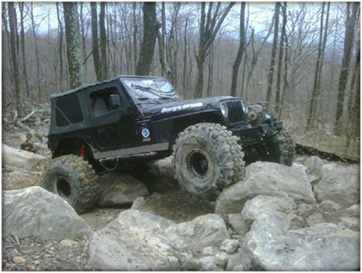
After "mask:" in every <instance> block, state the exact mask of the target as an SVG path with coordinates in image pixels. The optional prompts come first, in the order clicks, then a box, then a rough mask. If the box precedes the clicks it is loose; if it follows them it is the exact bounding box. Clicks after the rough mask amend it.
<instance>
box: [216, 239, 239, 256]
mask: <svg viewBox="0 0 362 273" xmlns="http://www.w3.org/2000/svg"><path fill="white" fill-rule="evenodd" d="M238 246H239V241H238V240H235V239H226V240H225V241H223V242H222V243H221V245H220V248H219V249H220V251H223V252H226V253H227V254H233V253H234V251H235V250H236V249H237V248H238Z"/></svg>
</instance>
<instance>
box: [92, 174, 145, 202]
mask: <svg viewBox="0 0 362 273" xmlns="http://www.w3.org/2000/svg"><path fill="white" fill-rule="evenodd" d="M98 184H99V199H98V204H97V205H98V206H99V207H110V206H118V205H124V204H129V203H132V202H133V201H134V200H135V199H136V198H138V197H140V196H146V195H148V189H147V188H146V186H145V185H144V184H143V183H142V182H141V181H139V180H137V179H135V178H133V177H132V176H130V175H127V174H122V173H119V172H110V173H106V174H103V175H100V176H99V177H98Z"/></svg>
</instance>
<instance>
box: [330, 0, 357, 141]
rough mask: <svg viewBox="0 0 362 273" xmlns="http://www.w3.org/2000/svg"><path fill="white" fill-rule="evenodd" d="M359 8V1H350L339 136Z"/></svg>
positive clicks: (340, 89) (339, 102) (337, 125)
mask: <svg viewBox="0 0 362 273" xmlns="http://www.w3.org/2000/svg"><path fill="white" fill-rule="evenodd" d="M351 6H352V15H350V8H351ZM358 9H359V3H358V2H354V3H351V2H348V3H347V20H346V32H345V33H346V34H345V39H344V50H343V60H342V68H341V72H340V75H339V83H338V98H337V111H336V117H335V123H334V133H335V134H336V135H337V136H338V135H341V133H342V131H343V126H342V124H343V123H342V121H343V105H344V94H345V91H346V85H347V82H348V75H349V72H348V70H349V65H350V61H351V55H352V46H353V40H354V36H355V35H354V30H355V25H356V19H357V11H358Z"/></svg>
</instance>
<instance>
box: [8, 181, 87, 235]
mask: <svg viewBox="0 0 362 273" xmlns="http://www.w3.org/2000/svg"><path fill="white" fill-rule="evenodd" d="M2 211H3V213H2V223H3V230H2V235H3V237H6V236H8V235H11V234H13V233H14V234H16V235H17V236H18V237H19V238H24V237H29V236H40V237H42V238H43V239H45V240H47V239H51V240H62V239H76V238H78V237H80V238H83V237H87V238H89V237H91V236H92V234H93V231H92V229H91V228H90V227H89V226H88V225H87V223H86V222H85V221H84V220H83V219H82V218H81V217H79V216H78V214H77V213H76V212H75V210H74V209H73V208H72V207H71V206H70V205H69V204H68V203H67V202H66V201H65V200H64V199H62V198H61V197H59V196H58V195H55V194H53V193H50V192H48V191H46V190H44V189H43V188H40V187H29V188H25V189H21V190H11V191H3V192H2Z"/></svg>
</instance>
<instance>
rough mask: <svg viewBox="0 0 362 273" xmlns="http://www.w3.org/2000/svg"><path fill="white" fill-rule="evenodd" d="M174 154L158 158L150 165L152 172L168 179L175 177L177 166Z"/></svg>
mask: <svg viewBox="0 0 362 273" xmlns="http://www.w3.org/2000/svg"><path fill="white" fill-rule="evenodd" d="M172 160H173V158H172V156H169V157H166V158H164V159H161V160H157V161H155V162H154V163H152V164H151V165H150V172H152V173H154V174H157V175H159V176H162V177H163V178H167V179H175V175H176V174H175V167H174V165H173V162H172Z"/></svg>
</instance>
